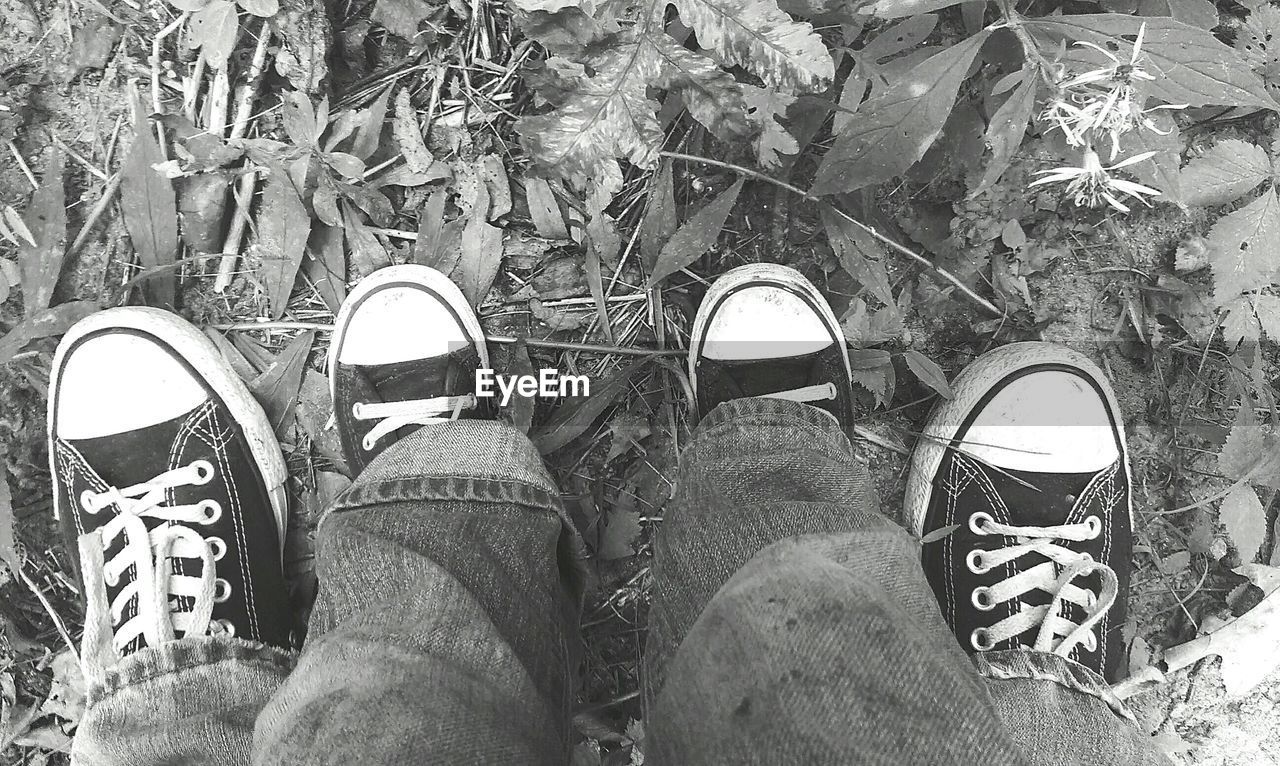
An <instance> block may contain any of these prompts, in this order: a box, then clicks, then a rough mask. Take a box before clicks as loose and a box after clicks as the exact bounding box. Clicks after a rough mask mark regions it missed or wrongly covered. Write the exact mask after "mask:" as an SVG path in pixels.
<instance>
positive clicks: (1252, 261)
mask: <svg viewBox="0 0 1280 766" xmlns="http://www.w3.org/2000/svg"><path fill="white" fill-rule="evenodd" d="M1208 240H1209V263H1210V265H1211V266H1212V267H1213V299H1214V302H1215V303H1216V304H1217V305H1218V306H1224V305H1226V304H1227V303H1228V302H1229V301H1231V300H1232V299H1233V298H1235V297H1236V296H1238V295H1240V294H1241V293H1245V292H1250V291H1252V290H1257V289H1259V288H1261V287H1264V286H1266V285H1268V284H1270V283H1271V279H1272V276H1273V275H1274V273H1275V270H1276V263H1278V262H1280V253H1278V252H1277V248H1280V200H1277V199H1276V193H1275V191H1274V190H1271V189H1268V190H1267V191H1265V192H1263V193H1262V195H1261V196H1259V197H1258V198H1257V199H1255V200H1254V201H1253V202H1250V203H1249V204H1248V205H1245V206H1244V207H1242V208H1240V209H1239V210H1236V211H1234V212H1231V213H1229V214H1227V215H1225V216H1223V217H1222V218H1220V219H1218V222H1217V223H1215V224H1214V225H1213V228H1212V229H1210V230H1209V237H1208Z"/></svg>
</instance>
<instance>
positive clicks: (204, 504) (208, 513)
mask: <svg viewBox="0 0 1280 766" xmlns="http://www.w3.org/2000/svg"><path fill="white" fill-rule="evenodd" d="M200 507H201V508H202V509H203V510H204V520H203V521H202V522H201V523H202V524H214V523H217V521H218V519H220V518H222V504H221V503H219V502H218V501H217V500H201V501H200Z"/></svg>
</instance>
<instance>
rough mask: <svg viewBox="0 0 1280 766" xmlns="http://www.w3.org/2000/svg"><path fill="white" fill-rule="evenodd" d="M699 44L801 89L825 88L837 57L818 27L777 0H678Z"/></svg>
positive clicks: (769, 79) (770, 80) (769, 80)
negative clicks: (794, 15) (788, 11)
mask: <svg viewBox="0 0 1280 766" xmlns="http://www.w3.org/2000/svg"><path fill="white" fill-rule="evenodd" d="M673 2H674V3H675V6H676V8H677V9H678V10H679V11H680V19H681V20H682V21H684V22H685V23H686V24H688V25H689V26H690V27H691V28H692V29H693V31H694V34H696V35H697V36H698V44H699V45H701V46H702V47H703V48H705V49H707V50H709V51H714V52H715V53H716V55H717V56H718V57H719V58H720V59H721V60H722V61H724V62H725V63H727V64H729V65H733V66H741V67H743V68H745V69H747V70H749V71H751V72H754V73H755V74H756V75H757V76H759V77H760V79H762V80H764V81H765V83H766V84H768V85H771V86H773V87H775V88H777V89H779V90H783V91H788V92H798V93H811V92H814V91H820V90H823V89H824V88H826V87H827V85H829V84H830V83H831V79H832V78H833V77H835V62H834V61H833V60H832V58H831V54H830V53H829V52H828V51H827V46H826V45H824V44H823V42H822V38H821V37H819V36H818V34H817V33H816V32H814V31H813V27H812V26H810V25H809V24H807V23H805V22H801V21H795V20H794V19H792V18H791V17H790V16H788V15H787V14H785V13H783V12H782V10H781V9H779V8H778V4H777V2H776V0H673Z"/></svg>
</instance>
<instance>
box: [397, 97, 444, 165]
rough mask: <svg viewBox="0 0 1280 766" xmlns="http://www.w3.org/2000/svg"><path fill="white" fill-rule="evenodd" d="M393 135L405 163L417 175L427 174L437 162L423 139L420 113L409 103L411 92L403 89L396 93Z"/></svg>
mask: <svg viewBox="0 0 1280 766" xmlns="http://www.w3.org/2000/svg"><path fill="white" fill-rule="evenodd" d="M391 134H392V135H393V136H394V137H395V139H396V145H397V146H399V147H400V153H401V154H402V155H404V162H405V164H406V165H408V166H409V169H410V170H412V171H413V172H415V173H425V172H427V168H429V167H431V164H432V163H433V162H435V161H436V158H435V157H433V156H431V150H430V149H428V148H427V142H426V141H424V140H423V139H422V128H421V127H420V126H419V125H418V112H417V110H416V109H414V108H413V103H412V102H410V101H409V91H408V90H407V89H405V88H401V89H400V90H399V91H397V92H396V112H395V116H394V117H392V118H391Z"/></svg>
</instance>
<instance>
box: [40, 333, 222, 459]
mask: <svg viewBox="0 0 1280 766" xmlns="http://www.w3.org/2000/svg"><path fill="white" fill-rule="evenodd" d="M58 385H59V388H58V392H57V393H58V399H57V404H58V412H57V434H56V435H57V436H58V438H61V439H71V440H77V439H93V438H97V437H100V436H111V435H113V434H119V433H126V432H129V431H135V430H137V429H139V428H145V427H147V426H152V425H155V424H156V423H163V422H164V421H166V420H172V419H173V418H176V417H178V416H179V415H182V414H184V413H187V412H190V411H191V410H193V409H195V408H196V407H197V406H199V405H200V404H201V403H202V402H204V401H205V400H206V399H208V398H209V396H208V394H207V393H206V392H205V389H204V387H203V386H202V385H201V384H200V381H199V379H197V378H196V377H195V375H193V374H192V372H191V371H190V370H189V369H188V368H187V367H185V366H184V365H183V364H182V362H181V361H179V359H178V358H177V357H176V356H175V355H174V353H173V352H172V351H170V350H169V349H167V348H165V347H164V346H162V345H160V344H159V343H157V342H155V341H154V340H152V339H150V338H148V337H146V336H143V335H138V334H134V333H126V332H119V333H104V334H101V335H96V336H92V337H90V338H89V339H88V340H85V341H83V342H81V343H80V344H79V345H77V346H76V347H75V349H74V350H73V351H72V352H71V353H70V354H68V355H67V357H66V359H65V361H64V366H63V369H62V374H61V376H60V379H59V384H58Z"/></svg>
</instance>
